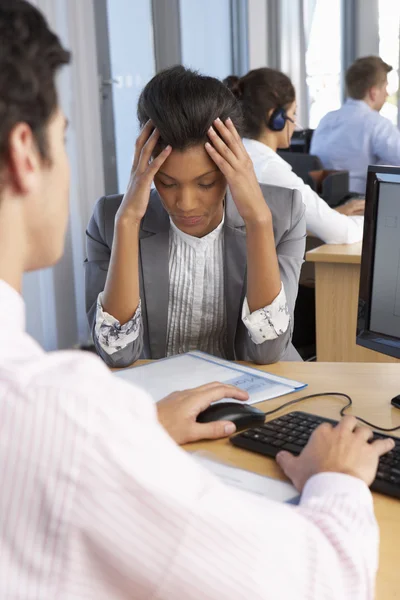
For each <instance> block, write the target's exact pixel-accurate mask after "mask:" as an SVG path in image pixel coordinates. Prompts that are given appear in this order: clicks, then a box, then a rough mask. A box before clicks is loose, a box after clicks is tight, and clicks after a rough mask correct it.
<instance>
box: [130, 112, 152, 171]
mask: <svg viewBox="0 0 400 600" xmlns="http://www.w3.org/2000/svg"><path fill="white" fill-rule="evenodd" d="M153 129H154V125H153V123H152V122H151V120H150V119H149V120H148V121H147V123H146V125H145V126H144V127H143V129H142V131H141V132H140V134H139V136H138V138H137V140H136V143H135V155H134V157H133V164H132V171H136V169H137V167H138V165H139V160H140V154H141V152H142V150H143V146H144V145H145V143H146V142H147V140H148V139H149V137H150V135H151V132H152V131H153Z"/></svg>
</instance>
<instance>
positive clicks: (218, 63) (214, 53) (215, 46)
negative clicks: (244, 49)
mask: <svg viewBox="0 0 400 600" xmlns="http://www.w3.org/2000/svg"><path fill="white" fill-rule="evenodd" d="M231 22H232V21H231V2H230V0H218V2H216V1H215V0H189V1H188V0H181V2H180V23H181V51H182V62H183V64H184V65H186V66H187V67H191V68H193V69H198V70H199V71H201V72H203V73H206V74H207V75H212V76H213V77H218V79H223V78H225V77H227V76H228V75H230V74H231V73H232V62H233V61H232V40H231Z"/></svg>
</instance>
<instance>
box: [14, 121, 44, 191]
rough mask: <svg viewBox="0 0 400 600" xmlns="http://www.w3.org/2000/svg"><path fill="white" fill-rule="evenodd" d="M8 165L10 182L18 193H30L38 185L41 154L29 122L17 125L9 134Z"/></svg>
mask: <svg viewBox="0 0 400 600" xmlns="http://www.w3.org/2000/svg"><path fill="white" fill-rule="evenodd" d="M7 167H8V179H9V183H10V185H12V186H13V187H14V188H15V191H16V192H17V193H19V194H28V193H30V192H31V191H32V190H33V189H34V188H35V187H36V186H37V176H38V173H39V170H40V156H39V151H38V148H37V145H36V141H35V139H34V137H33V133H32V129H31V128H30V127H29V125H28V124H27V123H18V124H17V125H15V126H14V127H13V129H12V130H11V132H10V135H9V136H8V158H7ZM7 167H6V168H7Z"/></svg>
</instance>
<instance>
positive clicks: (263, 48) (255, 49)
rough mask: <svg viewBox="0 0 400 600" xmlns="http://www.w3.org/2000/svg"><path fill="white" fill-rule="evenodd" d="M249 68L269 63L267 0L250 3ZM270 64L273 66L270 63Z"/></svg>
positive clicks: (257, 67)
mask: <svg viewBox="0 0 400 600" xmlns="http://www.w3.org/2000/svg"><path fill="white" fill-rule="evenodd" d="M248 27H249V69H259V68H261V67H265V66H266V65H267V64H269V63H268V61H267V57H268V54H269V49H268V44H269V42H270V40H269V39H268V10H267V2H266V0H250V2H249V3H248ZM269 66H271V65H270V64H269Z"/></svg>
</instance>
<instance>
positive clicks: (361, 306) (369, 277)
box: [356, 165, 400, 358]
mask: <svg viewBox="0 0 400 600" xmlns="http://www.w3.org/2000/svg"><path fill="white" fill-rule="evenodd" d="M384 173H387V174H394V175H400V167H387V166H376V165H373V166H369V167H368V175H367V188H366V195H365V198H366V203H365V217H364V236H363V242H362V254H361V271H360V288H359V297H358V316H357V338H356V343H357V344H358V345H359V346H363V347H364V348H368V349H369V350H375V351H376V352H380V353H381V354H386V355H388V356H393V357H394V358H400V340H399V339H398V338H397V337H394V336H393V337H392V336H389V335H387V334H383V333H378V332H375V331H371V329H370V320H371V300H372V282H373V272H374V259H375V241H376V227H377V215H378V198H379V174H384ZM387 342H389V343H387ZM396 342H397V343H398V344H399V346H398V347H396V346H392V345H390V344H391V343H396Z"/></svg>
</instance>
